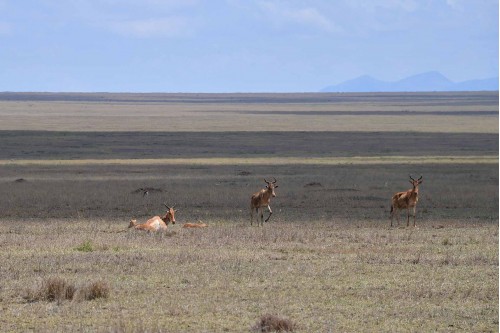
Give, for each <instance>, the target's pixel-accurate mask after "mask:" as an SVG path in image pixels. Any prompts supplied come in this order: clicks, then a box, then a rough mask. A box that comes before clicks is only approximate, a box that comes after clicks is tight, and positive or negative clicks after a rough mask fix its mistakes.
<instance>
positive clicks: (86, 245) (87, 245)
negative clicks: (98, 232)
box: [75, 240, 94, 252]
mask: <svg viewBox="0 0 500 333" xmlns="http://www.w3.org/2000/svg"><path fill="white" fill-rule="evenodd" d="M75 250H77V251H80V252H92V251H94V246H93V245H92V242H91V241H89V240H87V241H85V242H83V243H82V244H81V245H79V246H77V247H75Z"/></svg>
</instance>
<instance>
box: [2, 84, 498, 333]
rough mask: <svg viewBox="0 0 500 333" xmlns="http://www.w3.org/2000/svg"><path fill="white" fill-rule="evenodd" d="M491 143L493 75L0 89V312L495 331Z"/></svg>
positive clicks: (179, 327)
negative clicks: (320, 90) (156, 227)
mask: <svg viewBox="0 0 500 333" xmlns="http://www.w3.org/2000/svg"><path fill="white" fill-rule="evenodd" d="M250 126H251V127H252V128H249V127H250ZM498 149H499V148H498V92H485V93H418V94H257V95H256V94H46V93H0V198H1V200H0V248H1V249H2V251H0V279H1V280H2V284H0V331H7V332H10V331H12V332H17V331H19V332H26V331H35V332H75V331H78V332H224V331H225V332H249V331H251V330H252V327H254V326H255V325H256V323H257V321H258V320H259V318H260V317H261V316H263V315H265V314H272V315H277V316H280V317H282V318H286V319H289V320H290V321H292V322H293V323H295V324H296V326H297V329H296V331H298V332H365V331H373V332H415V331H419V332H433V331H438V332H449V331H474V332H482V331H484V332H498V330H499V324H498V316H499V314H498V308H499V307H498V305H499V303H498V299H499V293H498V283H499V279H498V263H499V261H498V260H499V259H498V237H499V236H498V228H499V227H498V214H499V196H498V194H499V192H498V183H499V178H498V176H499V174H498V170H499V169H498ZM408 174H412V175H414V176H416V177H418V176H420V175H422V176H423V180H424V182H423V184H422V185H421V187H420V201H419V203H418V207H417V226H418V228H416V229H414V228H406V227H405V224H406V223H405V217H404V216H403V215H404V214H401V223H402V225H401V226H400V227H398V228H390V227H389V223H390V220H389V210H390V198H391V196H392V195H393V194H394V192H396V191H402V190H406V189H408V187H409V186H410V184H409V183H408ZM272 177H275V178H276V179H277V180H278V185H279V188H277V189H276V194H277V197H276V198H273V199H272V202H271V206H272V208H273V212H274V213H273V215H272V218H271V221H270V222H269V223H266V224H265V225H264V227H263V228H262V227H257V226H255V224H254V226H250V223H249V198H250V195H251V194H252V193H254V192H256V191H257V190H259V189H260V188H262V187H263V186H264V181H263V178H272ZM141 188H147V189H149V195H147V196H143V195H142V191H141V190H140V189H141ZM163 203H167V204H168V205H175V206H176V208H178V209H179V211H178V212H177V214H176V220H177V224H176V225H170V226H169V231H168V232H167V233H166V234H162V235H152V234H145V233H139V232H134V231H133V230H128V229H127V226H128V222H129V221H130V219H132V218H136V219H137V220H138V221H139V222H143V221H145V220H146V219H147V218H148V217H151V216H153V215H157V214H161V213H162V212H163ZM199 220H201V221H203V222H205V223H207V224H209V227H208V228H206V229H199V230H186V229H183V228H182V227H181V226H182V224H183V223H185V222H196V221H199ZM51 278H52V279H51ZM53 278H59V279H64V280H65V281H66V282H67V284H68V285H70V286H73V287H74V290H73V289H71V290H72V291H74V292H75V293H76V294H75V295H76V296H75V297H74V298H72V299H69V298H68V299H54V300H52V299H51V298H50V297H45V298H43V297H41V298H40V297H38V298H37V297H35V296H36V295H43V293H42V290H43V288H41V286H44V285H49V283H48V281H54V279H53ZM91 282H97V283H100V284H101V285H103V286H106V288H109V289H106V288H105V290H106V291H109V295H108V294H107V297H102V298H96V299H93V300H89V299H88V298H86V297H83V296H81V295H82V293H83V292H82V290H86V288H87V286H88V285H89V283H91ZM44 283H45V284H44ZM79 293H80V294H79ZM72 295H73V294H72Z"/></svg>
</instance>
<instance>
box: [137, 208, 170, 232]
mask: <svg viewBox="0 0 500 333" xmlns="http://www.w3.org/2000/svg"><path fill="white" fill-rule="evenodd" d="M164 205H165V204H164ZM165 207H167V211H166V212H165V216H163V217H160V216H154V217H152V218H150V219H149V220H147V221H146V222H145V223H142V224H138V223H137V220H131V221H130V224H129V225H128V227H129V228H134V229H136V230H144V231H148V232H156V231H166V230H167V225H168V224H169V223H170V222H171V223H172V224H175V212H176V210H175V209H174V207H168V206H167V205H165Z"/></svg>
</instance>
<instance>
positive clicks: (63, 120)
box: [0, 92, 498, 133]
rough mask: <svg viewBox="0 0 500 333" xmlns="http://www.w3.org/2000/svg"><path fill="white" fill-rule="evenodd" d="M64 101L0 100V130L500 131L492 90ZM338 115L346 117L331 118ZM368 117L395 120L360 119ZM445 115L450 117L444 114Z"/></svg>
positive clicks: (96, 97)
mask: <svg viewBox="0 0 500 333" xmlns="http://www.w3.org/2000/svg"><path fill="white" fill-rule="evenodd" d="M42 95H43V94H42ZM55 96H56V97H57V94H55ZM60 96H63V97H61V99H60V100H57V98H56V100H55V101H43V100H36V99H35V100H17V101H10V100H0V119H1V122H0V130H50V131H176V132H180V131H375V132H377V131H391V132H398V131H414V132H441V133H444V132H450V133H451V132H458V133H498V115H497V116H496V117H495V116H494V115H493V116H492V115H489V116H484V115H482V114H481V112H493V113H494V112H498V93H495V92H487V93H451V94H450V93H434V94H433V93H423V94H385V95H384V94H379V95H376V94H253V95H252V94H250V95H242V94H226V95H220V96H218V95H217V96H216V95H212V96H211V95H200V96H198V95H197V94H191V95H189V94H187V95H179V96H177V97H176V95H175V94H164V95H162V94H143V95H134V94H121V95H118V94H107V95H106V94H103V96H100V95H99V94H94V95H93V94H82V95H80V96H77V97H78V98H76V99H73V100H71V99H69V100H64V98H65V97H64V96H66V95H60ZM302 96H304V97H302ZM328 96H330V98H328ZM100 97H102V101H99V100H100ZM495 98H496V103H493V102H492V100H494V99H495ZM336 111H340V112H347V113H348V114H347V115H346V114H337V115H335V114H333V115H328V112H336ZM366 111H376V112H380V111H383V112H390V113H391V112H392V113H393V114H386V115H370V114H361V113H360V112H366ZM478 111H479V112H478ZM412 112H417V113H415V114H412ZM445 112H448V113H450V112H451V113H450V114H448V115H445V114H444V113H445ZM460 112H477V115H474V116H466V117H464V116H463V115H461V114H460ZM308 113H309V114H308ZM401 113H403V114H401ZM492 120H494V121H492Z"/></svg>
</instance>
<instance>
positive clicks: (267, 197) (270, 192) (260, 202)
mask: <svg viewBox="0 0 500 333" xmlns="http://www.w3.org/2000/svg"><path fill="white" fill-rule="evenodd" d="M264 181H265V182H266V184H267V185H266V188H264V189H262V190H260V191H259V192H256V193H254V194H253V195H252V198H251V200H250V225H253V213H254V209H255V212H256V213H257V218H258V217H259V215H260V224H261V225H264V208H266V207H267V209H268V210H269V216H268V217H267V219H266V220H265V222H267V221H269V219H270V218H271V215H272V214H273V211H272V210H271V206H270V205H269V204H270V203H271V197H272V198H274V197H275V196H276V193H275V192H274V189H275V188H277V187H278V185H275V184H276V178H274V181H272V182H268V181H267V180H266V179H264ZM258 224H259V221H258V220H257V225H258Z"/></svg>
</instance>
